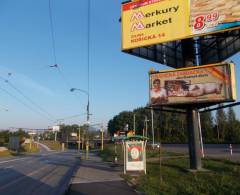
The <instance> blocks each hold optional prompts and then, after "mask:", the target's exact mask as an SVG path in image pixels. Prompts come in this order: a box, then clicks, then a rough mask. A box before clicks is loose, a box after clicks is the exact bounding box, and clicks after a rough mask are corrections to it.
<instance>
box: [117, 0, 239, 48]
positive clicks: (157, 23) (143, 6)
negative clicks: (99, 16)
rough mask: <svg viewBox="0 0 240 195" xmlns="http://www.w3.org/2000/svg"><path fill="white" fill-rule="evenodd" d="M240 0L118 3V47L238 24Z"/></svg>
mask: <svg viewBox="0 0 240 195" xmlns="http://www.w3.org/2000/svg"><path fill="white" fill-rule="evenodd" d="M239 5H240V0H139V1H132V2H128V3H124V4H122V17H121V18H122V20H121V21H122V50H127V49H132V48H137V47H141V46H147V45H154V44H159V43H164V42H169V41H175V40H180V39H184V38H189V37H194V36H201V35H205V34H211V33H216V32H221V31H226V30H232V29H239V28H240V15H239V13H240V6H239Z"/></svg>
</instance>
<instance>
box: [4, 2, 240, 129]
mask: <svg viewBox="0 0 240 195" xmlns="http://www.w3.org/2000/svg"><path fill="white" fill-rule="evenodd" d="M51 2H52V13H53V15H52V16H53V25H54V34H55V45H56V57H57V64H58V65H59V69H60V70H61V72H59V71H58V69H56V68H51V67H49V66H51V65H54V57H53V51H52V42H51V31H50V20H49V8H48V0H41V1H33V0H21V1H18V0H1V1H0V26H1V31H0V43H1V44H0V77H1V78H5V79H8V80H9V81H10V82H11V84H12V85H13V86H14V87H15V88H17V89H18V90H20V92H21V93H22V94H24V96H25V98H24V97H23V95H22V94H20V93H19V92H18V91H16V89H14V88H13V87H11V86H10V85H9V84H8V83H6V82H4V79H0V118H1V120H0V129H3V128H9V127H28V128H47V127H48V126H51V125H54V124H55V122H56V120H57V119H61V118H68V117H69V116H73V115H77V114H83V115H82V116H80V117H75V118H72V119H65V120H64V121H63V122H64V123H66V124H72V123H77V124H82V123H83V122H85V121H86V116H85V115H84V113H86V105H87V96H86V94H84V93H81V92H79V91H75V92H73V93H71V92H70V88H71V87H76V88H80V89H84V90H87V0H51ZM121 2H122V0H104V1H99V0H91V23H90V53H89V54H90V91H89V93H90V112H91V113H92V116H91V122H92V123H100V122H104V123H107V122H108V120H109V119H111V118H112V117H113V116H114V115H116V114H118V113H119V112H121V111H123V110H132V109H134V108H137V107H141V106H144V105H146V103H147V101H148V70H149V68H150V67H154V68H155V69H162V68H164V69H166V68H167V67H166V66H163V65H157V64H156V63H153V62H151V61H147V60H144V59H141V58H137V57H134V56H130V55H127V54H124V53H122V52H121V34H120V32H121V29H120V23H119V22H118V19H119V17H120V10H121V9H120V7H121ZM231 59H232V60H233V61H234V62H235V63H236V64H237V65H236V77H237V76H239V71H240V68H239V66H240V55H239V53H238V54H237V55H235V56H234V57H232V58H231ZM8 73H11V76H9V75H8ZM237 80H238V78H237ZM239 85H240V83H239V81H238V88H237V91H238V93H237V95H238V97H240V93H239V91H240V89H239ZM9 93H10V94H11V95H9ZM13 96H14V97H13ZM26 97H27V98H28V100H27V99H26ZM29 99H30V100H31V101H32V102H34V105H36V104H37V107H36V106H34V105H33V104H32V103H31V102H29ZM238 99H239V98H238ZM26 104H27V105H28V106H26ZM5 109H8V111H5ZM42 111H43V112H42ZM39 112H40V113H41V114H40V113H39ZM236 112H237V113H239V112H240V109H239V108H237V109H236ZM238 116H239V114H238Z"/></svg>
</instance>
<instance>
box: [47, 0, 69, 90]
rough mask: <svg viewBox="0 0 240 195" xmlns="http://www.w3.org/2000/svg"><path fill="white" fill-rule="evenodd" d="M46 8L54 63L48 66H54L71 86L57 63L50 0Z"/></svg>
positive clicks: (66, 83)
mask: <svg viewBox="0 0 240 195" xmlns="http://www.w3.org/2000/svg"><path fill="white" fill-rule="evenodd" d="M48 10H49V20H50V31H51V40H52V52H53V59H54V65H50V66H49V67H50V68H56V69H57V70H58V73H59V75H60V76H61V78H62V79H63V81H64V83H65V85H66V86H67V87H68V88H71V86H70V84H69V82H68V80H67V78H66V77H65V75H64V74H63V72H62V71H61V69H60V67H59V64H58V63H57V55H56V41H55V31H54V23H53V11H52V5H51V0H48Z"/></svg>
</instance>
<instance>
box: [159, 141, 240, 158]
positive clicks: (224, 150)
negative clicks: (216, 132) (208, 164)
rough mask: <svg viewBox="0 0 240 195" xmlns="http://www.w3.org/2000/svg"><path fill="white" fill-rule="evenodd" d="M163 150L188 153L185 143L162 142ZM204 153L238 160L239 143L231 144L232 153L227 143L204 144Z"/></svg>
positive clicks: (239, 156) (208, 155) (209, 155)
mask: <svg viewBox="0 0 240 195" xmlns="http://www.w3.org/2000/svg"><path fill="white" fill-rule="evenodd" d="M162 147H163V150H166V151H169V152H179V153H184V154H188V145H187V144H162ZM203 149H204V155H205V157H209V158H217V159H227V160H231V161H234V162H240V145H234V144H233V145H232V155H231V153H230V148H229V144H204V145H203Z"/></svg>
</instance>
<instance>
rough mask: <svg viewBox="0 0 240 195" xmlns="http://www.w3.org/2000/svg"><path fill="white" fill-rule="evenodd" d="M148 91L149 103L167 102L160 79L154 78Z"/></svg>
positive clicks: (165, 91) (165, 92)
mask: <svg viewBox="0 0 240 195" xmlns="http://www.w3.org/2000/svg"><path fill="white" fill-rule="evenodd" d="M152 85H153V86H152V89H151V92H150V98H151V104H161V103H165V102H168V96H167V90H166V89H165V88H164V87H161V81H160V79H155V80H154V81H153V83H152Z"/></svg>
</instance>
